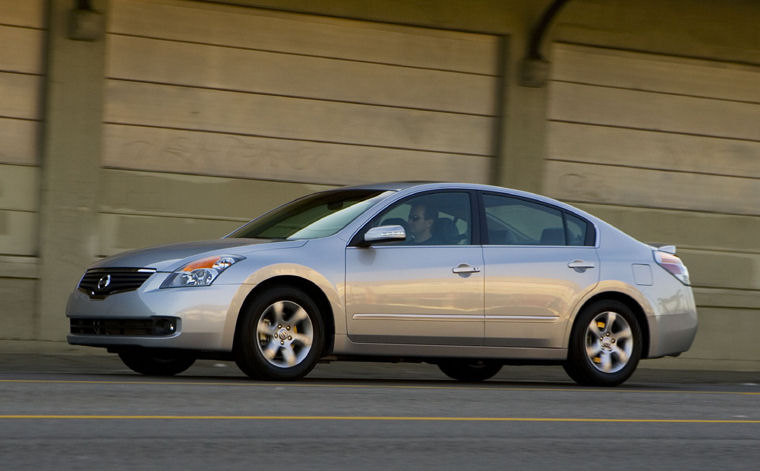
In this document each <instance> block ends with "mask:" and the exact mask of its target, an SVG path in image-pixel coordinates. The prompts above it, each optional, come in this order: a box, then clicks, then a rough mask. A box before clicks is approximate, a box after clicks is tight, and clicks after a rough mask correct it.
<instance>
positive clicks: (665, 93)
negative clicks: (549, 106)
mask: <svg viewBox="0 0 760 471" xmlns="http://www.w3.org/2000/svg"><path fill="white" fill-rule="evenodd" d="M550 82H556V83H568V84H571V85H583V86H585V87H594V88H607V89H612V90H626V91H631V92H640V93H652V94H655V95H668V96H679V97H686V98H698V99H700V100H713V101H720V102H729V103H743V104H746V105H760V102H757V101H751V100H737V99H736V98H723V97H715V96H706V95H692V94H689V93H678V92H665V91H661V90H650V89H647V88H630V87H621V86H616V85H605V84H600V83H590V82H577V81H574V80H560V79H550Z"/></svg>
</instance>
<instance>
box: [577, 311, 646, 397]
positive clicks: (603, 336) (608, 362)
mask: <svg viewBox="0 0 760 471" xmlns="http://www.w3.org/2000/svg"><path fill="white" fill-rule="evenodd" d="M642 344H643V342H642V334H641V327H639V322H638V320H637V319H636V316H634V315H633V312H632V311H631V309H630V308H629V307H628V306H626V305H625V304H623V303H621V302H619V301H614V300H603V301H598V302H596V303H594V304H591V305H589V306H587V307H586V308H584V309H583V310H582V311H581V313H580V314H578V318H577V319H576V321H575V325H574V326H573V331H572V334H571V336H570V344H569V346H568V352H567V361H566V362H565V364H564V365H563V366H564V368H565V371H566V372H567V374H568V375H570V377H571V378H572V379H573V380H574V381H575V382H576V383H578V384H582V385H589V386H617V385H619V384H622V383H623V382H624V381H625V380H627V379H628V378H629V377H630V376H631V375H632V374H633V371H634V370H635V369H636V365H638V363H639V358H641V351H642Z"/></svg>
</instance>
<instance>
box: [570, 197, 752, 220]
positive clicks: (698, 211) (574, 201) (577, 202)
mask: <svg viewBox="0 0 760 471" xmlns="http://www.w3.org/2000/svg"><path fill="white" fill-rule="evenodd" d="M562 201H563V202H565V203H568V204H571V205H580V204H595V205H598V206H607V207H610V208H630V209H656V210H667V211H682V212H684V213H694V214H716V215H718V216H742V217H758V216H760V213H758V214H752V213H732V212H727V211H720V212H719V211H709V210H705V209H686V208H671V207H668V206H645V205H632V204H610V203H603V202H601V201H597V200H577V199H567V198H564V199H562ZM758 211H760V209H759V210H758Z"/></svg>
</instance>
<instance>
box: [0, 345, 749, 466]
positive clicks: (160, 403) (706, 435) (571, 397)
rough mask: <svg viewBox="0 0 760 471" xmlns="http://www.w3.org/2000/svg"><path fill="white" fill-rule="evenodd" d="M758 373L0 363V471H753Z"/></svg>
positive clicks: (49, 360) (104, 360)
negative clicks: (167, 368) (478, 376)
mask: <svg viewBox="0 0 760 471" xmlns="http://www.w3.org/2000/svg"><path fill="white" fill-rule="evenodd" d="M758 383H760V373H715V372H688V371H662V370H647V369H640V370H639V371H638V372H637V374H636V375H635V376H634V377H633V378H631V380H629V382H628V383H626V384H625V385H624V386H622V387H618V388H613V389H598V388H582V387H578V386H575V385H573V384H572V383H571V382H570V381H569V380H568V379H567V377H566V376H565V375H564V372H563V371H562V369H561V368H557V367H540V368H532V367H510V368H505V370H504V371H502V373H500V374H499V375H498V376H497V377H496V378H494V379H493V380H491V381H488V382H485V383H480V384H462V383H456V382H454V381H449V380H447V379H446V378H445V376H443V375H442V374H441V373H440V372H438V370H437V368H435V367H433V366H430V365H417V364H395V365H394V364H368V363H332V364H329V365H320V366H318V367H317V369H315V371H314V372H313V373H312V374H311V375H309V376H308V377H307V378H306V379H305V380H303V381H300V382H296V383H267V382H257V381H249V380H247V379H246V378H245V377H244V376H243V375H242V374H241V373H240V372H239V370H237V368H236V367H235V366H234V364H231V363H222V362H212V361H204V362H199V363H198V364H197V365H196V366H194V367H192V368H191V369H190V370H188V371H187V372H186V373H185V374H183V375H180V376H177V377H175V378H162V379H156V378H147V377H142V376H138V375H136V374H132V373H131V372H130V371H129V370H127V369H126V368H125V367H123V366H122V365H121V363H120V362H119V361H118V359H116V358H115V357H113V356H105V355H92V356H90V355H81V354H78V355H56V354H47V355H45V354H27V353H19V352H16V353H3V352H0V469H8V470H11V469H12V470H15V469H35V470H46V469H56V470H57V469H95V468H103V469H183V470H192V469H204V470H205V469H288V470H297V469H362V470H372V469H383V470H386V469H466V470H473V469H531V470H532V469H563V470H572V469H579V470H580V469H582V470H594V469H605V470H624V469H637V470H641V469H722V470H723V469H752V470H757V469H760V385H759V384H758Z"/></svg>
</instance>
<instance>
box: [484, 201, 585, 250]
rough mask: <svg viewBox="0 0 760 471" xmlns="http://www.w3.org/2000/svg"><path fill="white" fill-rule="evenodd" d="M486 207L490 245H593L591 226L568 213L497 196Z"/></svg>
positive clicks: (543, 205)
mask: <svg viewBox="0 0 760 471" xmlns="http://www.w3.org/2000/svg"><path fill="white" fill-rule="evenodd" d="M483 204H484V209H485V218H486V232H487V243H488V245H545V246H558V245H592V244H591V243H589V239H590V237H589V230H590V229H589V224H588V223H587V222H586V221H585V220H583V219H581V218H579V217H577V216H574V215H572V214H570V213H568V212H566V211H563V210H560V209H558V208H555V207H552V206H548V205H545V204H541V203H537V202H532V201H529V200H526V199H523V198H516V197H511V196H505V195H496V194H484V195H483Z"/></svg>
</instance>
